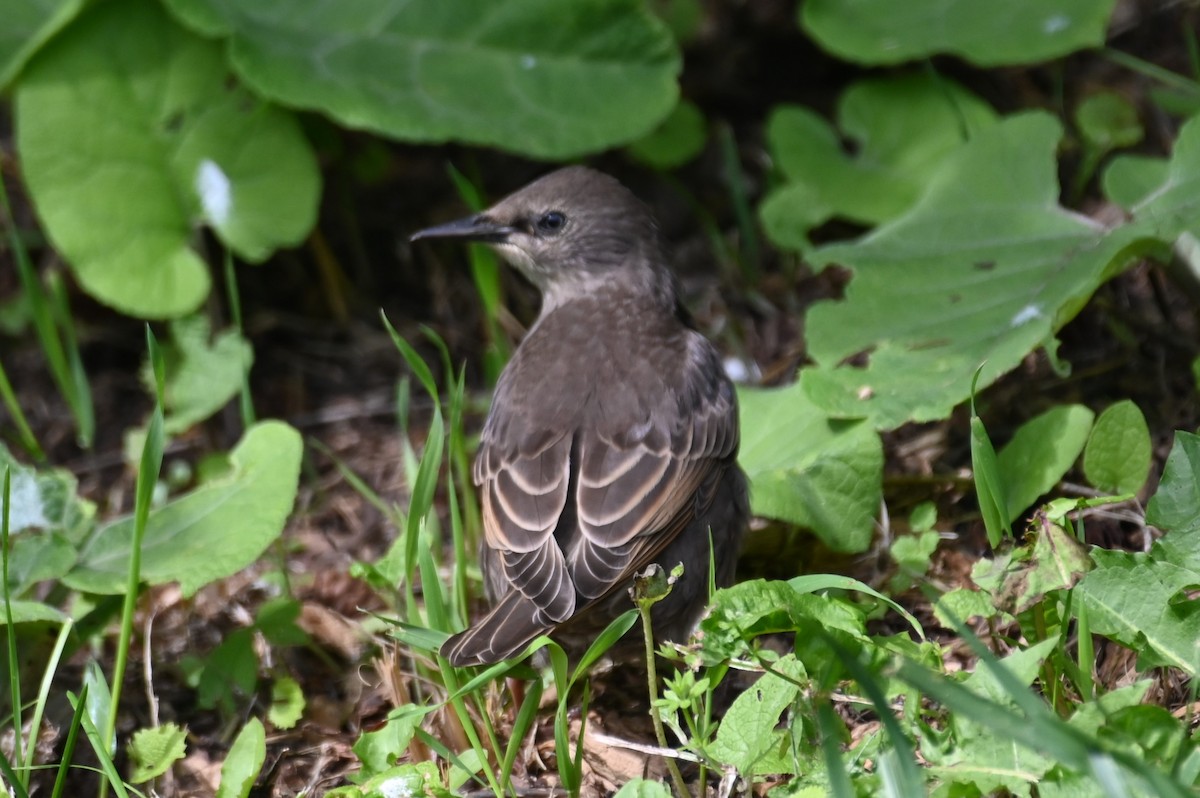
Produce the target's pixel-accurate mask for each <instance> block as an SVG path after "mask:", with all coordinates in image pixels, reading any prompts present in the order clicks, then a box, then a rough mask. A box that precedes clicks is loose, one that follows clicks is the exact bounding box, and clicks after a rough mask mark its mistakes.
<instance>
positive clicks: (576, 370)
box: [413, 166, 748, 666]
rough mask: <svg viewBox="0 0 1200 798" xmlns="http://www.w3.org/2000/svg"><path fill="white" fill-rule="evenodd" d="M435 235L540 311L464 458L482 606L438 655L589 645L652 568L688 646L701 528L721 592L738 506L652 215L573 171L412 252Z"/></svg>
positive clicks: (731, 456) (662, 630)
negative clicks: (508, 267)
mask: <svg viewBox="0 0 1200 798" xmlns="http://www.w3.org/2000/svg"><path fill="white" fill-rule="evenodd" d="M443 237H458V238H466V239H474V240H482V241H486V242H487V243H489V244H490V245H491V246H492V247H494V248H495V249H496V250H497V251H498V252H499V253H500V254H501V255H502V256H503V257H504V258H505V259H506V260H508V261H509V262H510V263H512V264H513V265H514V266H515V267H516V268H517V269H519V270H520V271H521V272H522V273H523V274H524V275H525V276H526V277H528V278H529V279H530V280H531V281H532V282H533V283H534V284H535V285H536V286H537V287H538V288H539V289H540V290H541V292H542V298H543V299H542V309H541V313H540V314H539V316H538V319H537V322H536V323H535V324H534V326H533V328H532V329H531V330H530V331H529V334H528V335H526V337H525V339H524V340H523V341H522V342H521V345H520V346H519V347H518V349H517V351H516V353H515V354H514V356H513V358H512V360H511V362H510V363H509V364H508V366H507V367H506V368H505V369H504V372H503V374H501V376H500V381H499V383H498V385H497V386H496V394H495V397H494V398H493V401H492V408H491V412H490V413H489V415H488V419H487V423H486V424H485V426H484V429H483V436H482V440H481V442H480V449H479V453H478V455H477V458H476V461H475V482H476V484H477V485H478V486H479V487H480V491H481V497H482V507H483V521H484V541H483V546H482V551H481V562H482V568H483V572H484V575H485V578H486V581H487V588H488V594H489V597H490V598H491V600H492V602H493V607H492V609H491V611H490V612H489V613H488V614H487V615H486V616H484V617H483V618H482V619H479V620H478V621H476V622H475V623H474V624H473V625H472V626H471V627H470V628H469V629H467V630H466V631H464V632H461V633H459V634H457V635H454V636H453V637H451V638H450V639H449V640H448V641H446V644H445V645H444V646H443V648H442V653H443V654H444V655H445V656H446V657H447V658H448V659H449V660H450V661H451V662H452V663H454V664H455V665H459V666H462V665H473V664H485V663H492V662H498V661H500V660H502V659H507V658H509V657H512V656H515V655H517V654H519V653H521V651H522V650H524V648H525V647H526V646H527V645H528V644H529V642H530V641H531V640H533V639H534V638H535V637H537V636H538V635H539V634H543V633H546V632H552V633H556V634H557V635H558V636H560V637H565V638H567V640H568V641H569V640H571V639H572V638H573V637H579V638H585V639H586V638H587V637H588V635H594V634H595V633H596V632H597V631H599V629H600V628H602V626H603V625H604V624H606V623H607V622H608V621H609V620H611V619H612V618H613V617H615V616H616V615H617V614H618V613H620V612H621V611H623V610H624V609H627V608H628V607H629V606H631V604H630V600H629V597H628V595H627V593H626V590H627V588H628V587H629V584H630V582H631V578H632V576H633V575H634V574H635V573H637V572H639V571H641V570H643V569H644V568H645V567H646V566H647V565H649V564H650V563H653V562H657V563H659V564H660V565H662V566H663V567H664V568H665V569H667V570H670V569H671V568H672V567H673V566H675V565H676V564H677V563H680V562H682V563H683V565H684V576H683V578H682V579H681V580H680V581H679V583H677V584H676V585H675V587H674V589H673V590H672V592H671V595H670V596H669V597H668V598H667V599H665V600H664V601H662V602H660V603H659V604H657V605H656V606H655V608H654V611H653V616H652V619H653V623H654V627H655V632H656V634H657V635H660V636H661V637H663V638H666V639H672V640H681V639H683V638H685V637H686V636H687V635H688V634H689V632H690V631H691V629H692V627H693V625H694V624H695V622H696V620H697V617H698V615H699V613H700V612H701V611H702V610H703V608H704V606H705V602H706V599H707V595H708V592H707V591H708V583H709V580H708V564H709V545H708V542H709V530H710V528H711V531H712V542H713V548H714V551H713V555H714V557H715V562H716V563H717V574H716V581H717V583H718V584H719V585H726V584H728V583H729V582H730V581H731V580H732V578H733V566H734V560H735V558H736V555H737V548H738V544H739V542H740V540H741V536H742V532H743V530H744V528H745V524H746V519H747V515H748V506H747V498H746V486H745V477H744V476H743V474H742V472H741V470H740V469H739V468H738V466H737V463H736V458H737V447H738V420H737V403H736V398H735V396H734V392H733V386H732V385H731V384H730V382H729V379H728V377H726V375H725V373H724V370H723V369H722V367H721V362H720V359H719V357H718V356H717V353H716V351H715V350H714V349H713V347H712V345H711V344H710V343H709V342H708V341H707V340H706V339H705V338H704V337H703V336H702V335H700V334H699V333H698V332H696V331H695V330H693V329H692V328H691V327H690V326H689V325H688V324H687V323H686V321H685V319H686V313H685V312H684V311H683V310H682V309H681V308H680V306H679V304H678V300H677V298H676V294H675V288H674V283H673V281H672V279H671V276H670V273H669V271H668V269H667V266H666V262H667V261H666V257H665V254H664V249H663V246H662V242H661V239H660V237H659V234H658V230H657V228H656V226H655V224H654V220H653V217H652V216H651V214H650V212H649V211H648V209H647V208H646V207H645V206H644V205H642V203H641V202H639V201H638V199H637V198H636V197H634V195H633V194H632V193H630V192H629V191H628V190H627V189H625V187H624V186H622V185H621V184H620V183H618V182H617V181H616V180H614V179H613V178H611V177H609V176H607V175H604V174H601V173H599V172H596V171H594V170H591V169H587V168H585V167H578V166H576V167H568V168H565V169H560V170H558V171H556V172H553V173H551V174H549V175H547V176H545V177H543V178H541V179H540V180H537V181H535V182H533V183H531V184H530V185H528V186H526V187H525V188H523V189H521V190H520V191H517V192H516V193H514V194H512V195H510V196H508V197H507V198H505V199H503V200H501V201H500V202H498V203H497V204H496V205H494V206H493V207H492V208H490V209H488V210H487V211H485V212H483V213H481V214H478V215H476V216H473V217H470V218H468V219H463V220H461V221H458V222H451V223H449V224H446V225H442V226H439V227H434V228H430V229H429V230H424V231H421V232H419V233H417V234H415V235H414V236H413V240H418V239H423V238H443Z"/></svg>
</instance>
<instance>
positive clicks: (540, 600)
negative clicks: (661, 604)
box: [475, 434, 575, 626]
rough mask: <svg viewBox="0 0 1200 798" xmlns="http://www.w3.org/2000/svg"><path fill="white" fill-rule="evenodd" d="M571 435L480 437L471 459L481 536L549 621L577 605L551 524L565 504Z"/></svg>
mask: <svg viewBox="0 0 1200 798" xmlns="http://www.w3.org/2000/svg"><path fill="white" fill-rule="evenodd" d="M570 476H571V437H570V435H566V434H564V435H562V436H561V437H560V438H559V439H557V440H555V441H553V442H549V443H546V442H545V441H536V442H529V443H528V444H527V445H523V446H516V447H513V448H509V449H501V448H500V447H498V446H495V445H490V443H489V442H488V441H486V440H485V441H484V445H483V448H482V449H481V450H480V453H479V456H478V458H477V459H476V463H475V480H476V482H477V483H478V484H479V485H480V488H481V494H482V500H483V501H482V503H483V530H484V540H485V543H486V545H487V546H488V547H490V548H491V549H493V550H495V551H496V552H497V553H498V554H499V556H500V559H501V562H502V563H503V568H504V574H505V577H506V580H507V582H508V583H509V584H511V585H512V587H513V588H515V589H516V590H517V591H519V592H520V593H521V594H522V595H524V596H525V597H526V598H528V599H529V600H531V601H532V602H533V605H534V607H535V608H536V609H537V615H538V616H539V617H537V618H534V619H531V620H533V621H534V622H538V623H541V624H543V625H545V626H550V625H553V624H555V623H559V622H561V621H563V620H566V619H567V618H569V617H570V616H571V614H572V613H573V612H574V611H575V589H574V586H573V585H572V583H571V578H570V575H569V574H568V572H567V567H566V560H565V559H564V557H563V552H562V550H561V549H560V548H559V546H558V544H557V543H556V541H555V539H554V530H555V529H556V528H557V526H558V524H559V520H560V518H561V517H562V514H563V510H564V509H565V508H566V506H567V491H568V488H569V486H570Z"/></svg>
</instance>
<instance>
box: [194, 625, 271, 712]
mask: <svg viewBox="0 0 1200 798" xmlns="http://www.w3.org/2000/svg"><path fill="white" fill-rule="evenodd" d="M257 685H258V654H257V653H256V652H255V650H254V631H253V630H252V629H249V628H247V627H243V628H241V629H235V630H233V631H232V632H230V633H229V634H228V635H226V636H225V639H224V640H222V641H221V644H220V645H219V646H217V647H216V648H214V649H213V650H212V651H211V652H210V653H209V654H208V656H206V657H205V658H204V662H203V670H202V671H201V672H200V679H199V682H198V684H197V685H196V703H197V704H198V705H199V706H200V708H201V709H212V708H214V707H220V708H221V710H222V711H223V712H227V713H228V712H232V711H233V709H234V707H235V706H236V703H235V702H236V701H238V700H240V699H241V698H242V697H244V696H247V695H250V694H252V693H253V692H254V688H255V687H256V686H257Z"/></svg>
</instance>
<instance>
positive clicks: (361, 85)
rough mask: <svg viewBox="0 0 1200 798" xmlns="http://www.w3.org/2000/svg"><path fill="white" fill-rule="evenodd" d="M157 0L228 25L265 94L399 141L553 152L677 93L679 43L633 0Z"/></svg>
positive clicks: (187, 15) (599, 134)
mask: <svg viewBox="0 0 1200 798" xmlns="http://www.w3.org/2000/svg"><path fill="white" fill-rule="evenodd" d="M168 5H169V6H170V7H171V9H172V10H173V11H175V12H176V13H177V14H178V15H179V16H181V17H182V18H183V19H185V20H187V21H188V22H189V24H193V25H195V26H196V27H198V28H199V29H200V30H202V31H204V32H205V33H208V34H220V35H228V36H229V37H230V41H229V56H230V60H231V62H232V64H233V67H234V69H235V70H236V71H237V72H238V74H239V75H240V76H241V77H242V78H243V79H244V80H246V82H247V83H249V84H250V85H251V86H253V87H254V88H255V89H256V90H258V91H259V92H260V93H262V94H263V95H265V96H267V97H270V98H272V99H274V100H277V101H279V102H281V103H283V104H285V105H289V106H295V107H300V108H310V109H314V110H318V111H321V112H323V113H326V114H328V115H329V116H332V117H333V118H334V119H335V120H337V121H338V122H340V123H342V124H344V125H346V126H349V127H355V128H365V129H368V130H373V131H376V132H379V133H383V134H385V135H388V136H393V137H395V138H398V139H404V140H407V141H421V142H441V141H449V140H456V141H462V142H467V143H470V144H477V145H485V146H495V147H499V148H501V149H506V150H510V151H513V152H519V153H524V154H526V155H531V156H534V157H538V158H546V159H563V158H569V157H572V156H578V155H581V154H583V153H586V152H595V151H598V150H602V149H606V148H609V147H612V146H614V145H617V144H624V143H627V142H629V141H632V140H634V139H636V138H638V137H639V136H642V135H644V134H646V133H648V132H649V131H650V130H652V129H653V128H654V127H655V126H656V125H657V124H658V123H659V122H661V121H662V120H663V118H664V117H666V115H667V114H668V113H669V112H670V111H671V109H672V108H673V107H674V106H675V102H676V99H677V97H678V87H677V86H676V82H675V76H676V75H677V74H678V72H679V69H680V57H679V50H678V47H677V46H676V44H675V41H674V39H673V38H672V36H671V33H670V31H669V30H667V28H666V27H665V26H664V25H663V24H662V22H660V21H659V20H658V19H656V18H655V17H654V16H653V15H652V14H650V13H649V12H648V11H647V10H646V9H645V8H644V6H643V4H642V3H640V2H638V1H637V0H570V2H566V1H564V0H507V2H495V1H494V0H453V2H450V1H448V0H415V2H409V1H406V0H359V2H356V3H355V4H354V5H346V4H345V3H338V2H328V1H326V2H314V3H308V4H306V5H305V6H304V9H303V12H302V13H298V12H297V8H296V5H295V4H294V3H292V2H289V0H267V1H266V2H256V3H253V4H246V3H243V2H240V1H239V0H169V2H168Z"/></svg>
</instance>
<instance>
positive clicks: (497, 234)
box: [408, 213, 516, 244]
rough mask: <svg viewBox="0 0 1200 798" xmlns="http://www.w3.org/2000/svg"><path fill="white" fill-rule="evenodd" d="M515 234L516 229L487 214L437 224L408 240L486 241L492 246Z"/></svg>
mask: <svg viewBox="0 0 1200 798" xmlns="http://www.w3.org/2000/svg"><path fill="white" fill-rule="evenodd" d="M515 232H516V228H513V227H510V226H508V225H503V224H500V223H499V222H497V221H495V220H494V219H492V218H490V217H489V216H488V215H487V214H484V213H480V214H476V215H475V216H468V217H467V218H466V219H458V220H456V221H453V222H446V223H445V224H439V225H438V226H436V227H428V228H426V229H424V230H418V231H417V232H415V233H413V234H412V235H411V236H409V237H408V240H409V241H410V242H411V241H421V240H423V239H427V238H462V239H466V240H468V241H486V242H490V243H493V244H494V243H499V242H501V241H505V240H507V239H508V237H509V236H510V235H511V234H513V233H515Z"/></svg>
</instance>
